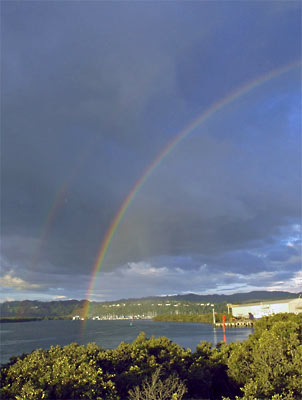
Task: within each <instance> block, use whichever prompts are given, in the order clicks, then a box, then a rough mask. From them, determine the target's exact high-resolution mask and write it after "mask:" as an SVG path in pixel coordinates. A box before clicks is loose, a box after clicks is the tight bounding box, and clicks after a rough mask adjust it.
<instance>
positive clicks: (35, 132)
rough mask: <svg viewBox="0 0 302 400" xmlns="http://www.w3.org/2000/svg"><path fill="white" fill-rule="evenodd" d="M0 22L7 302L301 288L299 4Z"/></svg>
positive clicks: (105, 10)
mask: <svg viewBox="0 0 302 400" xmlns="http://www.w3.org/2000/svg"><path fill="white" fill-rule="evenodd" d="M1 26H2V28H1V29H2V43H1V56H2V57H1V59H2V65H1V117H2V118H1V250H0V259H1V276H0V286H1V301H8V300H23V299H32V300H64V299H84V298H88V299H90V300H95V301H106V300H116V299H121V298H133V297H143V296H150V295H169V294H184V293H199V294H212V293H219V294H230V293H235V292H248V291H252V290H286V291H290V292H299V291H301V290H302V266H301V265H302V263H301V2H299V1H297V2H296V1H257V2H254V1H252V2H250V1H244V2H241V1H234V2H233V1H228V2H226V1H215V2H208V1H197V2H196V1H192V2H191V1H188V2H187V1H186V2H185V1H166V2H157V1H145V2H140V1H114V2H106V1H85V2H84V1H55V2H52V1H23V2H18V1H5V0H4V1H2V2H1ZM253 82H254V83H253ZM244 88H246V89H244ZM248 88H249V89H248ZM234 93H235V94H236V93H237V95H232V94H234ZM230 100H232V101H230ZM207 110H212V112H209V113H208V114H207V118H203V119H202V118H201V117H202V116H203V115H205V114H204V113H206V112H207ZM198 118H199V120H198ZM194 121H200V122H199V123H195V125H194ZM192 123H193V125H194V127H193V129H191V128H190V127H192V126H193V125H192ZM184 132H185V134H183V136H182V139H181V140H179V141H178V142H177V143H176V144H175V146H174V147H173V148H171V149H170V151H166V152H165V149H167V148H169V147H167V146H169V145H171V143H173V140H175V139H176V138H177V137H178V135H181V134H182V133H184ZM148 168H149V170H148ZM146 171H149V172H148V175H144V174H145V172H146ZM140 182H141V183H142V184H138V183H140ZM127 199H128V200H127ZM127 201H128V203H127V204H126V205H127V207H126V206H125V202H127ZM123 206H124V208H123ZM119 213H120V216H121V218H120V219H119V221H118V223H117V224H116V226H115V227H114V228H115V229H114V231H113V232H111V233H112V237H111V240H110V241H108V243H107V245H108V246H107V251H106V252H104V254H103V256H104V257H103V260H102V262H101V263H99V265H97V264H96V262H97V259H98V256H99V255H100V250H101V247H102V244H104V240H106V238H108V234H109V233H110V227H111V226H112V223H113V222H114V221H115V218H117V216H118V215H119ZM103 247H104V246H103Z"/></svg>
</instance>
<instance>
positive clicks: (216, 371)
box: [1, 314, 302, 400]
mask: <svg viewBox="0 0 302 400" xmlns="http://www.w3.org/2000/svg"><path fill="white" fill-rule="evenodd" d="M159 370H160V378H161V380H160V384H162V383H161V382H163V383H166V384H167V385H169V386H170V387H172V385H174V384H175V382H176V383H177V385H176V386H175V391H173V393H172V391H171V392H170V393H171V396H172V397H171V399H181V398H182V396H183V395H184V393H185V392H186V394H185V396H186V398H189V399H192V398H195V399H222V398H223V397H224V396H227V398H229V399H235V398H237V399H238V398H242V399H246V400H248V399H251V400H252V399H274V400H280V399H295V400H298V399H302V395H301V393H302V315H301V314H300V315H294V314H278V315H276V316H273V317H269V318H263V319H262V320H260V321H259V322H257V323H256V326H255V333H254V334H253V335H250V337H249V339H248V340H246V341H244V342H242V343H231V344H229V345H225V344H220V345H219V346H217V348H212V346H211V344H210V343H207V342H201V343H200V344H199V345H198V346H197V348H196V351H195V352H192V351H191V350H190V349H183V348H182V347H180V346H178V345H177V344H175V343H173V342H171V341H170V340H169V339H167V338H165V337H159V338H154V337H152V338H151V339H148V338H147V337H146V335H145V334H144V333H141V334H140V335H139V336H138V337H137V339H136V340H135V341H134V342H133V343H131V344H126V343H121V344H120V345H119V346H118V347H117V348H116V349H113V350H105V349H102V348H100V347H99V346H97V345H96V344H94V343H91V344H88V345H87V346H80V345H78V344H76V343H73V344H70V345H68V346H65V347H60V346H56V347H51V348H50V349H49V350H41V349H39V350H36V351H34V352H32V353H31V354H29V355H24V356H22V357H20V358H13V359H12V360H11V362H10V363H9V364H7V365H5V366H4V367H3V368H2V369H1V399H3V400H4V399H17V400H21V399H24V400H25V399H26V400H39V399H96V400H97V399H99V400H100V399H106V400H107V399H111V400H118V399H121V400H122V399H128V398H129V397H131V396H132V398H135V397H134V396H135V395H137V396H138V398H140V396H139V393H142V390H141V389H139V388H144V391H145V393H147V391H146V388H147V389H148V390H149V389H150V388H151V389H152V385H151V384H150V385H149V386H146V382H147V383H148V382H152V379H153V378H152V376H153V377H154V373H155V374H156V371H159ZM155 376H156V375H155ZM171 377H173V379H172V380H171ZM150 379H151V380H150ZM144 385H145V386H144ZM156 387H157V389H156V390H158V385H157V386H156ZM179 387H181V388H182V390H178V389H179ZM154 388H155V385H154ZM151 389H150V390H149V392H150V395H148V396H149V397H150V396H151V397H150V399H152V398H153V397H152V396H153V395H154V394H152V390H151ZM154 390H155V389H154ZM161 390H162V392H163V390H164V388H162V389H161ZM144 398H146V399H147V397H146V396H145V397H144ZM155 398H156V397H155Z"/></svg>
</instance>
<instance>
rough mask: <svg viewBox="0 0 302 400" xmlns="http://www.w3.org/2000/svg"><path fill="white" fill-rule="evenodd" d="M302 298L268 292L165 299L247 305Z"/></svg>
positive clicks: (180, 296)
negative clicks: (249, 303) (257, 302)
mask: <svg viewBox="0 0 302 400" xmlns="http://www.w3.org/2000/svg"><path fill="white" fill-rule="evenodd" d="M299 295H301V296H302V292H300V293H290V292H268V291H253V292H248V293H234V294H229V295H227V294H211V295H199V294H194V293H189V294H179V295H175V296H165V297H164V298H167V299H170V300H186V301H203V302H209V303H247V302H251V301H252V302H254V301H261V300H284V299H294V298H297V297H299Z"/></svg>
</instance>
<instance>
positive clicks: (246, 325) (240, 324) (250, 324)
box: [213, 320, 254, 328]
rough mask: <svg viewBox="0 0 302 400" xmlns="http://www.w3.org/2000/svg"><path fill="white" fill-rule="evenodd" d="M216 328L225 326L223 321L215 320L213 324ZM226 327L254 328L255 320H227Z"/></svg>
mask: <svg viewBox="0 0 302 400" xmlns="http://www.w3.org/2000/svg"><path fill="white" fill-rule="evenodd" d="M213 325H214V326H215V327H216V328H223V322H215V323H214V324H213ZM224 325H225V327H226V328H252V327H253V326H254V322H253V321H251V320H247V321H232V322H225V324H224Z"/></svg>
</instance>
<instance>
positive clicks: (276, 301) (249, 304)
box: [231, 297, 302, 307]
mask: <svg viewBox="0 0 302 400" xmlns="http://www.w3.org/2000/svg"><path fill="white" fill-rule="evenodd" d="M295 300H302V299H301V298H300V297H298V298H295V299H286V300H271V301H258V302H255V303H242V304H231V307H245V306H247V307H249V306H260V305H265V304H280V303H290V302H292V301H295Z"/></svg>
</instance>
